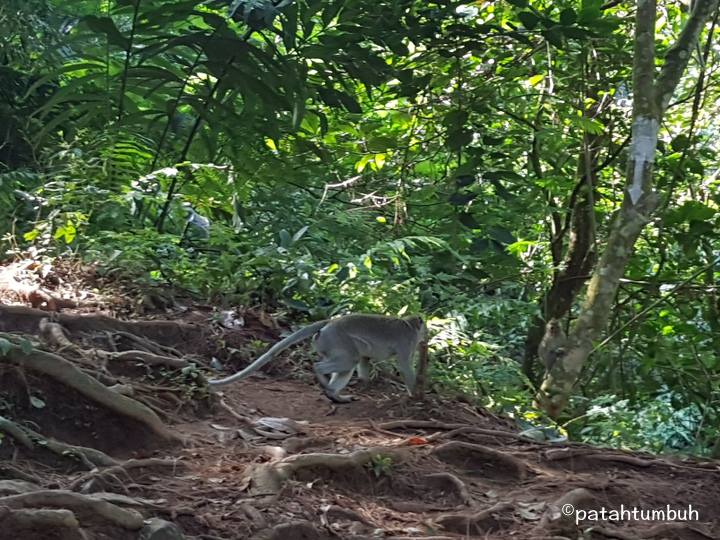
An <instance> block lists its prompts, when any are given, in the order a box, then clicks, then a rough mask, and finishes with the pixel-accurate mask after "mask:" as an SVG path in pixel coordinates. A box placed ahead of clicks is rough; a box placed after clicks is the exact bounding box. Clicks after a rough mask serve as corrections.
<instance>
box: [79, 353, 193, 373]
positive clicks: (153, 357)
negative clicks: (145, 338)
mask: <svg viewBox="0 0 720 540" xmlns="http://www.w3.org/2000/svg"><path fill="white" fill-rule="evenodd" d="M93 352H94V353H95V354H96V355H97V356H98V357H99V358H101V359H103V360H105V361H108V360H125V361H127V360H130V361H140V362H143V363H145V364H148V365H151V366H167V367H171V368H174V369H182V368H184V367H187V366H189V365H190V363H189V362H188V361H187V360H183V359H182V358H174V357H171V356H162V355H159V354H155V353H149V352H145V351H122V352H108V351H103V350H100V349H97V350H94V351H93Z"/></svg>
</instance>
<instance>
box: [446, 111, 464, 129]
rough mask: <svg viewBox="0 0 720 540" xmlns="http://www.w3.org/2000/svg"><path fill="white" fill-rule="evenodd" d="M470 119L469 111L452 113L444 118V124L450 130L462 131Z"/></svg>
mask: <svg viewBox="0 0 720 540" xmlns="http://www.w3.org/2000/svg"><path fill="white" fill-rule="evenodd" d="M468 117H469V113H468V112H467V111H460V110H454V111H450V112H449V113H447V114H446V115H445V116H444V117H443V120H442V124H443V126H445V127H447V128H449V129H453V130H455V129H460V128H462V127H463V126H464V125H465V123H466V122H467V121H468Z"/></svg>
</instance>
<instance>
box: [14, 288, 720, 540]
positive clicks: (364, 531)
mask: <svg viewBox="0 0 720 540" xmlns="http://www.w3.org/2000/svg"><path fill="white" fill-rule="evenodd" d="M13 275H15V274H13ZM48 291H49V292H46V293H45V294H46V295H55V294H56V293H55V292H54V291H53V290H52V289H48ZM1 300H3V298H2V294H0V301H1ZM6 302H7V299H6ZM78 313H80V311H79V310H76V311H75V312H74V313H72V312H71V313H63V314H60V315H58V314H53V315H52V316H50V317H49V316H48V313H47V312H44V311H39V310H34V309H30V308H27V307H20V306H8V305H3V304H2V303H0V540H5V539H6V538H7V539H13V540H16V539H22V540H24V539H28V540H95V539H97V540H105V539H108V540H110V539H112V540H138V539H140V538H142V539H143V540H179V539H181V538H198V539H207V540H217V539H226V540H244V539H258V540H261V539H273V540H301V539H302V540H313V539H314V540H325V539H327V540H330V539H337V538H342V539H356V540H360V539H371V538H386V539H420V538H424V539H426V540H427V539H433V540H438V539H441V538H442V539H448V538H484V539H498V540H499V539H507V538H519V539H540V538H545V539H549V538H555V539H558V540H559V539H563V538H566V539H567V538H571V539H575V538H579V537H581V536H582V535H583V534H584V535H585V536H582V537H583V538H598V539H605V538H616V539H621V540H635V539H641V538H642V539H665V538H673V539H687V540H691V539H692V540H695V539H697V540H700V539H715V538H720V505H719V504H718V502H719V501H720V467H719V466H718V463H717V462H701V461H699V460H694V461H693V460H687V461H680V460H677V459H676V460H670V459H662V458H658V457H655V456H651V455H640V454H633V453H626V452H621V451H615V450H602V449H596V448H592V447H588V446H583V445H577V444H550V443H547V442H536V441H532V440H529V439H526V438H523V437H520V436H519V435H518V434H517V431H516V430H515V429H514V427H513V426H514V424H513V422H512V421H510V420H508V419H501V418H498V417H496V416H494V415H492V414H489V413H487V412H486V411H482V410H478V409H476V408H474V407H472V406H470V405H468V404H466V403H461V402H458V401H455V400H452V399H450V398H448V397H444V396H438V395H434V394H431V395H429V396H428V398H427V400H426V401H425V402H423V403H418V402H414V401H412V400H409V399H407V398H405V397H404V396H403V393H402V390H401V388H400V387H395V386H393V385H392V384H390V383H385V384H379V383H377V382H375V383H374V384H372V385H371V386H370V387H369V388H353V389H352V390H351V393H353V394H355V395H356V396H357V397H358V399H357V400H356V401H354V402H352V403H350V404H347V405H340V406H332V405H331V404H330V403H329V402H328V401H327V399H326V398H325V397H323V395H322V394H321V392H320V391H319V389H318V387H317V386H316V385H315V384H314V383H313V380H312V375H311V372H310V369H309V368H310V364H309V362H307V361H306V360H305V361H304V360H303V359H302V357H303V354H302V353H297V354H296V353H293V355H292V356H293V358H294V360H293V362H294V363H293V364H290V363H289V361H288V359H287V358H285V359H282V360H280V359H279V360H278V361H277V362H274V363H272V364H271V365H270V366H268V367H269V368H270V373H269V374H268V375H260V376H254V377H251V378H250V379H248V380H246V381H242V382H239V383H236V384H233V385H229V386H227V387H225V388H224V390H225V391H224V393H223V394H219V395H217V394H211V393H209V392H208V389H207V386H206V385H205V381H204V376H205V375H207V374H210V373H212V371H211V370H210V368H209V365H210V360H209V359H211V358H213V357H214V356H216V355H217V356H218V357H220V358H221V359H223V360H226V361H228V356H229V354H228V351H231V349H237V350H240V349H241V348H242V347H244V346H247V343H249V342H251V341H252V340H255V339H258V338H259V339H262V340H263V341H272V340H273V339H275V338H276V337H277V335H276V334H277V329H275V328H273V327H272V325H271V324H267V322H266V321H265V320H264V318H263V315H262V314H261V315H259V316H256V315H253V314H252V313H245V314H244V316H243V321H242V325H240V326H239V327H238V328H237V329H235V330H228V329H220V328H219V327H217V326H212V323H211V320H212V318H211V317H209V315H208V312H207V310H205V308H203V307H202V306H192V307H190V308H184V309H183V310H182V314H181V315H180V316H177V315H172V314H168V316H160V315H159V314H155V316H154V318H153V319H152V320H138V321H130V322H128V321H118V320H117V319H115V318H113V317H108V316H106V315H105V314H100V313H98V312H97V310H94V309H85V311H84V313H85V314H84V315H82V316H80V315H78ZM223 354H225V356H224V357H223V356H222V355H223ZM241 356H243V357H245V362H246V361H247V357H252V354H251V353H247V352H246V353H244V354H243V355H241ZM298 357H299V358H300V360H298ZM228 363H229V364H234V367H238V365H239V364H242V363H243V362H240V361H238V360H233V361H228ZM291 365H292V366H295V367H289V366H291ZM283 366H285V368H283ZM231 369H232V368H231ZM287 372H293V373H294V374H295V375H294V377H293V378H288V377H287V376H286V375H283V373H287ZM568 505H572V507H574V508H576V509H579V510H582V511H583V512H585V515H584V518H585V519H581V520H579V521H577V522H576V519H575V518H576V515H578V514H572V515H569V516H564V515H563V510H566V511H567V510H568V508H569V507H568ZM621 510H624V511H625V513H624V514H622V515H614V514H613V512H619V511H621ZM668 510H672V511H675V512H680V514H679V516H676V517H675V518H674V519H672V516H670V519H669V518H668V516H663V515H661V514H655V515H652V516H650V515H647V514H646V515H640V514H638V513H639V512H641V511H642V512H652V511H662V512H667V511H668ZM689 511H692V512H694V513H690V514H688V512H689ZM602 512H605V514H602ZM633 512H635V513H634V514H633ZM148 519H153V520H154V521H152V522H150V523H148V521H146V520H148ZM178 526H179V527H180V528H177V527H178Z"/></svg>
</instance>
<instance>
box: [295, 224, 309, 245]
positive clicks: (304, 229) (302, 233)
mask: <svg viewBox="0 0 720 540" xmlns="http://www.w3.org/2000/svg"><path fill="white" fill-rule="evenodd" d="M309 228H310V227H309V226H308V225H305V226H304V227H302V228H301V229H300V230H299V231H298V232H296V233H295V234H293V237H292V243H293V244H294V243H295V242H297V241H298V240H300V239H301V238H302V237H303V236H305V233H306V232H307V231H308V229H309Z"/></svg>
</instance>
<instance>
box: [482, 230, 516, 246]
mask: <svg viewBox="0 0 720 540" xmlns="http://www.w3.org/2000/svg"><path fill="white" fill-rule="evenodd" d="M488 233H489V235H490V238H492V239H493V240H495V241H496V242H498V243H499V244H514V243H515V242H517V238H515V236H514V235H513V234H512V233H511V232H510V231H509V230H507V229H504V228H502V227H490V230H489V231H488Z"/></svg>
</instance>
